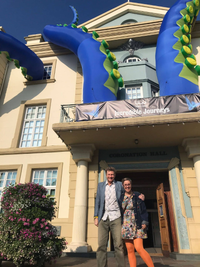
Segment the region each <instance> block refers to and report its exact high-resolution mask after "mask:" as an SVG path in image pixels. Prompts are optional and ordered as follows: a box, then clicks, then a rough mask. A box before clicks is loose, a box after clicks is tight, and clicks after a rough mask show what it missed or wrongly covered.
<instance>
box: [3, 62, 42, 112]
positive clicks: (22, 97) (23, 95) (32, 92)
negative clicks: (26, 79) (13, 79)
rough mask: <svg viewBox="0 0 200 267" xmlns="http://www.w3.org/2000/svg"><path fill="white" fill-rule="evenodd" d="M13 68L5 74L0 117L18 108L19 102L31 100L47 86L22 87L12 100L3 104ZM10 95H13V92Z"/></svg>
mask: <svg viewBox="0 0 200 267" xmlns="http://www.w3.org/2000/svg"><path fill="white" fill-rule="evenodd" d="M14 68H15V67H14V65H13V66H12V67H10V68H9V69H8V71H7V74H6V76H7V77H6V80H5V83H4V90H3V92H2V95H1V98H0V116H2V115H4V114H6V113H9V112H10V111H11V110H13V109H16V108H18V107H19V106H20V105H21V101H26V100H31V99H33V98H34V97H35V96H37V95H38V94H40V93H41V92H42V91H43V90H44V89H45V87H46V85H47V84H46V83H45V84H38V85H31V86H27V87H24V88H23V90H22V91H21V92H20V93H18V94H17V95H15V96H14V97H13V98H11V99H10V100H9V101H7V102H5V103H4V99H5V95H6V91H7V88H8V81H9V77H10V74H11V71H12V70H13V69H14ZM19 75H21V73H20V71H19ZM13 89H14V86H13ZM12 95H14V92H13V94H12Z"/></svg>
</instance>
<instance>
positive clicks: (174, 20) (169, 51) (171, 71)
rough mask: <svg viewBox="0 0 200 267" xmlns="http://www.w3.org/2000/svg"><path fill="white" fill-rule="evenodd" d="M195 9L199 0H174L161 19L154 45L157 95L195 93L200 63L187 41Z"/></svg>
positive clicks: (188, 40)
mask: <svg viewBox="0 0 200 267" xmlns="http://www.w3.org/2000/svg"><path fill="white" fill-rule="evenodd" d="M199 8H200V6H199V0H193V1H188V0H178V1H177V2H176V3H175V4H174V5H173V6H172V7H171V8H170V9H169V11H168V12H167V14H166V15H165V17H164V19H163V22H162V25H161V28H160V33H159V36H158V41H157V48H156V71H157V77H158V81H159V85H160V95H161V96H164V95H175V94H190V93H198V92H199V87H198V75H199V74H200V66H198V65H197V66H196V64H197V63H196V58H195V56H194V55H193V54H192V46H191V44H190V42H191V30H192V27H193V25H194V23H195V19H196V17H197V15H198V12H199Z"/></svg>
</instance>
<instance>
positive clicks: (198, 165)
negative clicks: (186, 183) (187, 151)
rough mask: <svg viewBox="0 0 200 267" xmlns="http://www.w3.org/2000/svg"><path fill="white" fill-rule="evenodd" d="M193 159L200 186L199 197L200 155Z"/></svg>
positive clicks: (198, 181) (198, 182) (199, 182)
mask: <svg viewBox="0 0 200 267" xmlns="http://www.w3.org/2000/svg"><path fill="white" fill-rule="evenodd" d="M193 161H194V168H195V172H196V179H197V186H198V191H199V197H200V155H199V156H194V158H193Z"/></svg>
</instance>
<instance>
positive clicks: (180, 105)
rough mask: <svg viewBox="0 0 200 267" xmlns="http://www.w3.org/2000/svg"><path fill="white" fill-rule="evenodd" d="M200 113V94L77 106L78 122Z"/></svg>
mask: <svg viewBox="0 0 200 267" xmlns="http://www.w3.org/2000/svg"><path fill="white" fill-rule="evenodd" d="M186 112H200V94H199V93H198V94H190V95H174V96H164V97H152V98H140V99H131V100H120V101H108V102H101V103H94V104H81V105H77V106H76V121H90V120H105V119H119V118H132V117H143V116H154V115H166V114H176V113H186Z"/></svg>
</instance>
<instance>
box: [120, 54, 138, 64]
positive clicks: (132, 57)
mask: <svg viewBox="0 0 200 267" xmlns="http://www.w3.org/2000/svg"><path fill="white" fill-rule="evenodd" d="M134 58H135V59H138V60H136V61H131V62H127V61H126V60H129V59H134ZM140 61H142V60H141V58H139V57H137V56H131V57H127V58H125V59H124V61H123V63H135V62H140Z"/></svg>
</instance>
